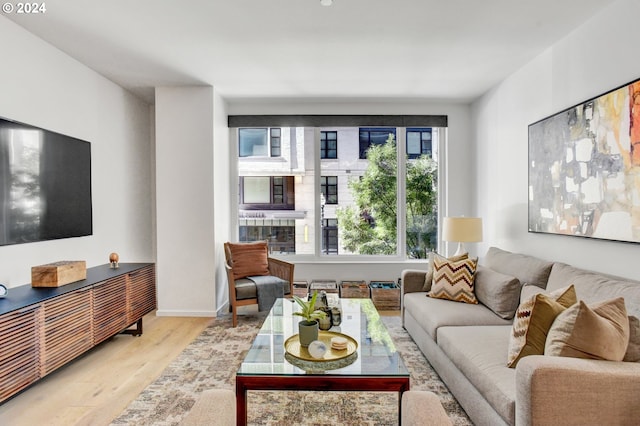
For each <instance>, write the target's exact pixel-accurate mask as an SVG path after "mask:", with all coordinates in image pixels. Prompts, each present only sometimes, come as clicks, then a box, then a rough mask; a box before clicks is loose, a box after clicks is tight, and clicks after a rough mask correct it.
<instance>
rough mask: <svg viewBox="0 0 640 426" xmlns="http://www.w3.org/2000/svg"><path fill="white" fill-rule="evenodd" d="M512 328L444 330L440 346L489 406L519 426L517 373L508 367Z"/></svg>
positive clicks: (441, 331) (510, 422)
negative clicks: (516, 419) (517, 416)
mask: <svg viewBox="0 0 640 426" xmlns="http://www.w3.org/2000/svg"><path fill="white" fill-rule="evenodd" d="M510 332H511V327H510V326H468V327H441V328H440V329H439V330H438V346H440V348H441V349H442V351H443V352H444V353H445V354H446V355H447V356H448V357H449V358H450V359H451V361H453V363H454V364H455V365H456V366H457V367H458V369H460V371H461V372H462V373H463V374H464V375H465V376H466V377H467V379H468V380H469V381H470V382H471V383H472V384H473V385H474V387H475V388H476V389H477V390H478V391H479V392H480V393H481V394H482V395H483V396H484V397H485V399H486V400H487V402H488V403H489V404H491V406H492V407H493V408H494V409H495V410H496V412H497V413H498V414H500V416H502V418H503V419H504V420H505V421H506V422H507V423H509V424H515V405H516V403H515V401H516V370H515V369H513V368H508V367H507V349H508V346H509V334H510Z"/></svg>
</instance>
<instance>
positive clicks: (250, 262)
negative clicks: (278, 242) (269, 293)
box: [227, 241, 269, 280]
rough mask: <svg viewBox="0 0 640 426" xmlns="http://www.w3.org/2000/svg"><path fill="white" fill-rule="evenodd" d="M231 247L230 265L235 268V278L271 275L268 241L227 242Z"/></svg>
mask: <svg viewBox="0 0 640 426" xmlns="http://www.w3.org/2000/svg"><path fill="white" fill-rule="evenodd" d="M227 244H228V247H229V256H230V260H229V266H231V269H233V278H234V279H236V280H238V279H240V278H245V277H252V276H257V275H269V263H268V256H269V250H268V245H267V242H266V241H256V242H253V243H227Z"/></svg>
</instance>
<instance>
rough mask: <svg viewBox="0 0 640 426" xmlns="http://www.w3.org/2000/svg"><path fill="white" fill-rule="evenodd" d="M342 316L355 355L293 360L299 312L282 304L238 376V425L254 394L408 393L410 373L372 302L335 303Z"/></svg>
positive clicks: (286, 301)
mask: <svg viewBox="0 0 640 426" xmlns="http://www.w3.org/2000/svg"><path fill="white" fill-rule="evenodd" d="M334 303H338V306H339V307H340V309H341V310H342V322H341V324H340V325H339V326H334V327H332V328H331V330H329V331H330V332H339V333H342V334H345V335H347V336H349V337H351V338H353V339H354V340H355V341H356V342H357V349H356V350H355V353H354V354H353V355H352V356H350V357H348V358H344V359H341V360H337V361H330V362H324V361H320V362H316V361H312V360H304V359H302V360H301V359H299V358H297V357H291V354H289V353H287V351H286V350H285V342H286V341H287V339H289V338H290V337H291V336H294V335H296V334H297V333H298V322H299V321H300V317H298V316H294V315H293V312H295V311H297V310H299V306H298V305H297V304H296V303H295V302H294V301H293V300H292V299H278V300H277V301H276V303H275V304H274V305H273V308H271V311H270V312H269V315H268V316H267V318H266V319H265V321H264V323H263V324H262V328H260V331H259V332H258V335H257V336H256V338H255V340H254V341H253V344H252V345H251V348H250V349H249V352H248V353H247V355H246V357H245V359H244V360H243V362H242V364H241V365H240V368H239V369H238V372H237V374H236V402H237V406H236V409H237V423H238V424H239V425H246V424H247V392H248V391H249V390H283V391H284V390H305V391H360V392H372V391H374V392H398V420H399V419H400V413H401V407H400V404H401V402H402V393H403V392H405V391H408V390H409V371H408V370H407V368H406V367H405V365H404V363H403V361H402V358H401V357H400V355H399V354H398V352H397V351H396V349H395V346H394V344H393V341H392V340H391V336H390V335H389V332H388V331H387V329H386V327H385V326H384V324H383V323H382V320H381V318H380V316H379V315H378V311H377V310H376V308H375V306H374V305H373V303H372V302H371V300H370V299H338V300H337V301H335V300H334Z"/></svg>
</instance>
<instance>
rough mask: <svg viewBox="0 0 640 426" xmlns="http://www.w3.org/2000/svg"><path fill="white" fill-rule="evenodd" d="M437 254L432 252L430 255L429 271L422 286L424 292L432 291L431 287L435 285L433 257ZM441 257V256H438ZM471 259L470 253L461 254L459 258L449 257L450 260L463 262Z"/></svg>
mask: <svg viewBox="0 0 640 426" xmlns="http://www.w3.org/2000/svg"><path fill="white" fill-rule="evenodd" d="M436 254H437V253H435V252H433V251H432V252H430V253H429V269H428V270H427V273H426V275H425V276H424V285H423V286H422V291H429V290H431V285H432V284H433V256H434V255H436ZM438 256H440V255H438ZM468 258H469V253H464V254H460V255H458V256H451V257H448V259H449V260H453V261H456V260H462V259H468Z"/></svg>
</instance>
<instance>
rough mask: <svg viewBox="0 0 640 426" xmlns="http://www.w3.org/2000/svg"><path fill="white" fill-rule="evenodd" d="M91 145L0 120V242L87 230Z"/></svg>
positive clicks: (85, 232)
mask: <svg viewBox="0 0 640 426" xmlns="http://www.w3.org/2000/svg"><path fill="white" fill-rule="evenodd" d="M91 206H92V204H91V144H90V143H89V142H86V141H83V140H80V139H76V138H73V137H70V136H65V135H61V134H59V133H55V132H51V131H48V130H44V129H40V128H37V127H34V126H30V125H27V124H23V123H18V122H15V121H11V120H7V119H2V118H0V245H9V244H21V243H29V242H35V241H45V240H55V239H59V238H71V237H82V236H87V235H91V234H92V233H93V216H92V207H91Z"/></svg>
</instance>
